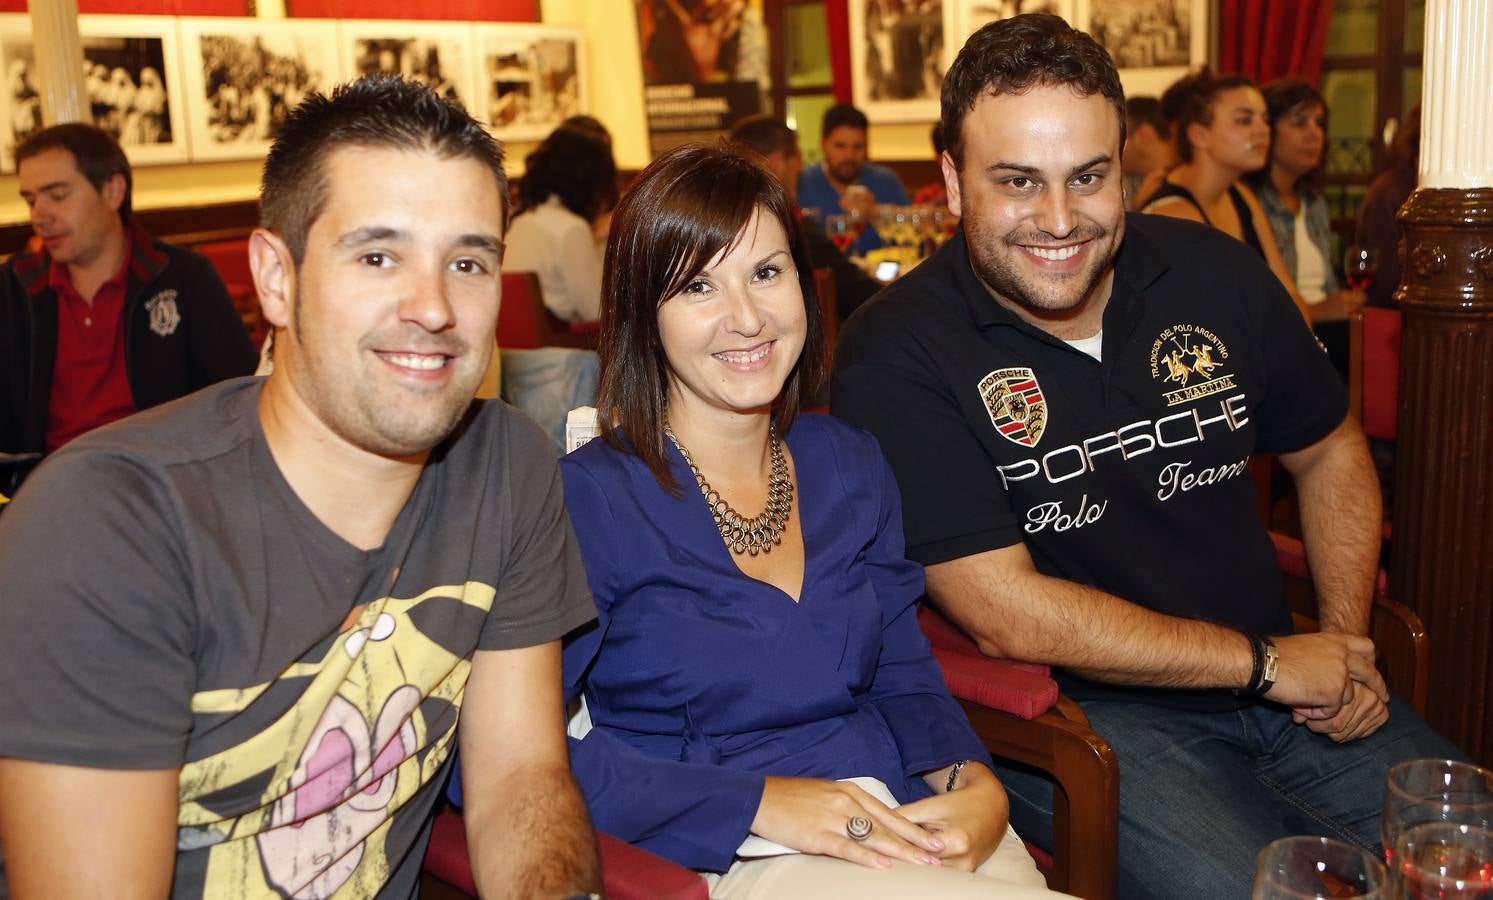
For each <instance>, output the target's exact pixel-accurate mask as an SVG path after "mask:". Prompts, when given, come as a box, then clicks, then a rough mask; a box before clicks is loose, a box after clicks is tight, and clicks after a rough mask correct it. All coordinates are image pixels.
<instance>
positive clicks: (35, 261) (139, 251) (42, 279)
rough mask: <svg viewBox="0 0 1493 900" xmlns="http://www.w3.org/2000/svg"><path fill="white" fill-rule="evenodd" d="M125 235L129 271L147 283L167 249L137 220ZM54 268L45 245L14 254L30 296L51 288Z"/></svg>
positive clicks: (160, 265) (158, 270)
mask: <svg viewBox="0 0 1493 900" xmlns="http://www.w3.org/2000/svg"><path fill="white" fill-rule="evenodd" d="M124 229H125V238H126V240H127V241H128V242H129V247H128V250H127V251H126V258H127V259H128V260H129V266H128V271H129V273H130V275H131V276H132V277H133V279H134V280H135V281H136V282H138V283H140V284H145V283H147V282H149V281H150V280H151V279H153V278H155V277H156V276H157V275H159V274H161V271H162V270H163V269H165V268H166V263H167V261H168V258H167V256H166V253H165V251H163V250H161V249H160V248H159V247H157V246H156V245H155V241H154V240H152V239H151V236H150V232H148V231H146V230H145V226H143V225H141V224H140V223H139V222H137V221H135V220H134V219H130V220H129V221H128V222H126V223H125V225H124ZM54 267H55V264H54V261H53V259H52V254H50V253H48V252H47V250H46V248H45V247H43V248H41V249H39V250H37V251H36V252H35V253H26V252H22V253H20V254H18V255H17V256H16V257H15V261H14V263H13V270H14V271H15V273H16V277H17V278H19V279H20V281H21V285H22V287H24V288H25V289H26V293H27V294H28V295H30V296H31V297H33V298H35V297H39V296H41V294H42V293H44V292H45V291H47V290H48V289H50V288H51V287H52V270H53V268H54Z"/></svg>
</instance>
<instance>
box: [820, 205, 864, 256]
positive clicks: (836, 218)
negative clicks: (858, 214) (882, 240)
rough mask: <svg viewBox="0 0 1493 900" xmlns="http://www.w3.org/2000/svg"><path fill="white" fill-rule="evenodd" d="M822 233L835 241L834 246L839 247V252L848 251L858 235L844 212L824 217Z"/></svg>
mask: <svg viewBox="0 0 1493 900" xmlns="http://www.w3.org/2000/svg"><path fill="white" fill-rule="evenodd" d="M824 233H825V234H827V235H829V239H830V240H832V241H834V242H835V246H836V247H838V248H840V252H841V253H849V252H850V246H851V245H852V244H854V243H855V239H856V238H857V237H859V236H860V233H859V232H858V231H856V229H855V226H854V224H852V223H851V221H850V217H849V216H848V215H844V214H837V215H833V216H829V217H828V218H826V219H825V220H824Z"/></svg>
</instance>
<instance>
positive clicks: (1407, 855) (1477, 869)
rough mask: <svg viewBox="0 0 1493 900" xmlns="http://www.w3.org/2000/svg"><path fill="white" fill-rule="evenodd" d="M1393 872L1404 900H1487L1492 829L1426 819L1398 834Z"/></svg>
mask: <svg viewBox="0 0 1493 900" xmlns="http://www.w3.org/2000/svg"><path fill="white" fill-rule="evenodd" d="M1394 858H1395V859H1396V860H1397V861H1398V862H1397V864H1396V865H1395V870H1394V873H1393V875H1392V878H1393V881H1394V884H1395V887H1396V889H1397V891H1398V893H1399V896H1401V897H1403V898H1405V900H1433V898H1434V900H1488V898H1490V897H1493V831H1489V830H1488V829H1486V828H1478V827H1477V826H1475V825H1458V824H1456V823H1453V822H1429V823H1427V824H1425V825H1417V826H1415V827H1414V828H1411V829H1409V830H1408V831H1406V832H1405V833H1403V834H1401V835H1400V837H1399V840H1398V841H1397V842H1396V843H1395V848H1394Z"/></svg>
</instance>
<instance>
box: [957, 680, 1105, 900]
mask: <svg viewBox="0 0 1493 900" xmlns="http://www.w3.org/2000/svg"><path fill="white" fill-rule="evenodd" d="M959 705H960V706H962V707H963V708H964V712H965V715H967V716H969V721H970V724H971V725H973V726H974V729H975V733H976V734H978V735H979V736H980V739H981V740H982V741H983V742H984V743H985V746H986V747H988V748H989V750H990V752H991V753H992V754H993V755H995V756H998V757H1001V758H1003V759H1008V760H1011V761H1012V762H1016V763H1021V764H1024V765H1028V766H1032V767H1035V768H1038V769H1041V770H1043V771H1045V772H1047V773H1049V774H1050V775H1052V777H1053V780H1054V781H1056V782H1057V785H1058V788H1059V789H1058V790H1055V791H1053V797H1052V806H1053V816H1052V834H1053V846H1052V855H1053V859H1054V862H1055V868H1054V871H1053V878H1052V884H1051V887H1053V888H1054V889H1056V890H1060V891H1067V892H1068V893H1070V894H1073V895H1075V896H1078V897H1084V898H1087V900H1112V898H1114V896H1115V879H1116V873H1117V872H1118V864H1119V839H1120V820H1119V809H1120V764H1119V761H1118V760H1117V759H1116V758H1115V752H1114V750H1113V749H1111V748H1110V746H1109V743H1108V742H1107V741H1105V740H1104V739H1103V738H1101V737H1100V736H1099V735H1097V734H1095V733H1094V731H1093V730H1092V729H1091V728H1089V726H1088V721H1087V719H1086V718H1085V717H1084V715H1083V712H1082V710H1080V709H1079V708H1078V705H1077V704H1076V703H1074V702H1073V701H1072V700H1069V699H1068V698H1066V697H1060V698H1059V699H1058V703H1057V705H1056V706H1054V707H1053V708H1052V709H1050V710H1048V711H1047V712H1045V713H1043V714H1042V715H1041V716H1038V717H1037V718H1035V719H1031V720H1026V719H1022V718H1020V717H1018V716H1014V715H1011V714H1010V713H1004V712H1000V711H998V710H994V709H990V708H989V707H986V706H981V705H980V704H978V703H972V702H970V701H966V700H961V701H959Z"/></svg>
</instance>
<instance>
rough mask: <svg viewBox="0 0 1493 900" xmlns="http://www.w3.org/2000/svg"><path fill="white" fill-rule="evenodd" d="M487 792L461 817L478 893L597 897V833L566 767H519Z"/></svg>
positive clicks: (598, 884)
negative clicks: (485, 798) (485, 797)
mask: <svg viewBox="0 0 1493 900" xmlns="http://www.w3.org/2000/svg"><path fill="white" fill-rule="evenodd" d="M494 787H495V790H494V791H493V792H492V798H491V800H490V801H488V802H484V803H482V804H480V805H475V806H468V808H467V810H466V816H465V818H466V829H467V841H468V844H469V845H470V847H471V851H470V853H471V860H472V874H473V876H474V878H475V880H476V882H477V893H478V895H479V896H482V897H569V896H574V895H577V894H592V893H598V894H599V893H601V889H602V887H601V864H600V863H599V862H598V860H597V856H596V833H595V831H594V830H593V829H592V827H591V818H590V816H589V815H588V814H587V812H586V804H585V801H584V800H583V799H582V798H581V793H580V791H579V790H578V789H577V788H576V785H575V781H574V779H572V778H571V776H570V772H569V771H568V770H566V769H554V768H544V769H532V768H531V769H525V770H519V771H515V772H513V773H512V774H511V775H509V776H508V777H507V778H505V779H503V780H502V781H501V782H500V783H499V784H497V785H495V786H494Z"/></svg>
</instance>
